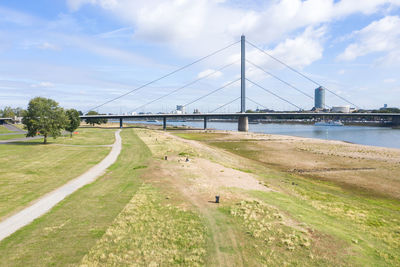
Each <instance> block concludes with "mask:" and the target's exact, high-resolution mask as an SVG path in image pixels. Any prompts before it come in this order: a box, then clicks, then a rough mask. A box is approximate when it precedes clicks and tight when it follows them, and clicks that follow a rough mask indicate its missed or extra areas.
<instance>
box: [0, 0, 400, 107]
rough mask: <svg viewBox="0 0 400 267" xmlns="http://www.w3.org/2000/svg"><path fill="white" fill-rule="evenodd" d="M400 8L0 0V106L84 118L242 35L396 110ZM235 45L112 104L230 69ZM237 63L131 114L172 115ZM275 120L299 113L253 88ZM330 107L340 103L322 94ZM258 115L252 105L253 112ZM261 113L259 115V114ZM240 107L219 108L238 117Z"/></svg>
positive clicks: (277, 89) (371, 3)
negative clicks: (45, 107) (45, 106)
mask: <svg viewBox="0 0 400 267" xmlns="http://www.w3.org/2000/svg"><path fill="white" fill-rule="evenodd" d="M399 7H400V1H399V0H364V1H358V0H341V1H333V0H308V1H300V0H275V1H260V0H254V1H239V0H232V1H228V0H226V1H224V0H190V1H189V0H172V1H165V0H164V1H161V0H147V1H137V0H65V1H64V0H57V1H54V0H35V1H22V0H19V1H15V0H0V108H3V107H4V106H14V107H16V106H20V107H26V105H27V103H28V101H29V99H31V98H33V97H35V96H44V97H49V98H52V99H55V100H56V101H58V102H59V103H60V105H61V106H63V107H65V108H76V109H79V110H82V111H87V110H89V109H91V108H92V107H95V106H97V105H99V104H101V103H103V102H105V101H107V100H109V99H112V98H114V97H117V96H118V95H121V94H124V93H126V92H128V91H130V90H132V89H134V88H136V87H138V86H140V85H142V84H144V83H147V82H148V81H151V80H153V79H156V78H158V77H160V76H162V75H164V74H166V73H168V72H171V71H173V70H174V69H177V68H179V67H180V66H183V65H185V64H188V63H190V62H192V61H194V60H196V59H198V58H200V57H202V56H204V55H207V54H209V53H211V52H213V51H215V50H217V49H219V48H222V47H224V46H227V45H228V44H230V43H232V42H235V41H238V40H239V39H240V35H241V34H242V33H243V34H245V35H246V38H247V40H249V41H251V42H252V43H254V44H256V45H258V46H260V47H262V48H263V49H265V50H266V51H268V52H269V53H270V54H272V55H274V56H275V57H277V58H279V59H281V60H283V61H285V62H286V63H288V64H289V65H291V66H293V67H294V68H296V69H298V70H300V71H302V72H303V73H305V74H306V75H308V76H310V77H311V78H312V79H314V80H316V81H318V82H319V83H320V84H323V85H324V86H325V87H327V88H329V89H330V90H332V91H334V92H336V93H337V94H339V95H341V96H342V97H345V98H348V99H350V100H351V102H353V103H355V104H357V105H358V106H360V107H362V108H379V107H381V106H383V104H388V105H389V106H400V101H399V100H400V77H399V73H400V14H399ZM246 52H247V59H248V60H250V61H251V62H254V63H256V64H257V65H259V66H262V67H263V68H265V69H266V70H268V71H269V72H271V73H273V74H275V75H277V76H279V77H281V78H282V79H284V80H285V81H287V82H289V83H291V84H293V85H295V86H296V87H297V88H299V89H301V90H303V91H305V92H306V93H308V94H310V95H313V90H314V89H315V87H316V86H315V85H314V84H312V83H310V82H309V81H307V80H305V79H304V78H302V77H300V76H298V75H297V74H295V73H293V72H291V71H289V70H288V69H285V68H283V67H282V66H281V65H279V64H277V63H276V62H274V61H272V60H271V59H270V58H268V57H267V56H265V55H263V54H261V53H259V52H257V51H256V50H255V49H254V48H252V47H251V46H249V45H248V46H247V50H246ZM239 56H240V46H239V45H235V46H233V47H231V48H229V49H227V50H225V51H223V52H221V53H220V54H218V55H216V56H214V57H212V58H209V59H207V60H205V61H202V62H199V63H198V64H196V65H194V66H192V67H190V68H188V69H185V70H184V71H182V72H179V73H177V74H176V75H173V76H171V77H168V78H166V79H163V80H161V81H159V82H157V83H154V84H152V85H151V86H148V87H146V88H143V89H141V90H139V91H137V92H135V93H133V94H131V95H128V96H126V97H124V98H121V99H119V100H117V101H114V102H111V103H109V104H107V105H105V106H103V107H101V108H99V110H98V111H100V112H115V113H119V112H129V111H132V110H135V109H136V108H137V107H139V106H141V105H142V104H143V103H146V102H149V101H151V100H153V99H155V98H157V97H160V96H162V95H163V94H166V93H168V92H171V91H172V90H174V89H176V88H179V87H180V86H182V85H184V84H186V83H188V82H191V81H192V80H195V79H197V78H198V77H202V76H204V75H206V74H207V73H211V72H213V71H215V70H216V69H218V68H220V67H222V66H224V65H227V64H229V63H232V62H236V61H237V59H238V58H239ZM239 74H240V65H239V64H238V63H235V64H234V65H232V66H230V67H227V68H226V69H224V70H223V71H221V72H216V73H215V74H214V75H211V76H209V77H207V78H206V79H203V80H201V81H200V82H198V83H195V84H193V85H191V86H189V87H188V88H185V89H182V90H181V91H179V92H177V93H176V94H172V95H171V96H169V97H167V98H165V99H163V100H162V101H157V102H154V103H152V104H150V105H148V106H145V107H144V108H141V109H139V110H136V111H145V112H148V111H151V112H155V111H163V112H169V111H171V110H173V109H174V108H175V105H178V104H186V103H189V102H191V101H192V100H193V99H196V98H197V97H198V96H201V95H204V94H207V93H208V92H210V91H212V90H214V89H216V88H219V87H221V86H222V85H224V84H226V83H228V82H230V81H233V80H235V79H237V78H238V75H239ZM247 77H248V78H249V79H251V80H253V81H255V82H257V83H259V84H260V85H262V86H264V87H265V88H267V89H269V90H271V91H273V92H274V93H277V94H279V95H281V96H282V97H284V98H286V99H288V100H290V101H291V102H293V103H295V104H296V105H298V106H301V107H302V108H304V109H310V108H311V107H312V106H313V102H312V100H311V99H309V98H307V97H305V96H304V95H302V94H299V93H298V92H297V91H295V90H293V89H291V88H290V87H288V86H286V85H284V84H282V83H281V82H279V81H278V80H275V79H273V78H271V77H268V76H266V75H265V74H263V73H262V72H261V71H259V70H257V69H255V68H254V67H251V66H250V64H248V66H247ZM239 95H240V88H239V83H235V84H233V85H232V86H228V87H226V88H224V89H222V90H221V91H219V92H217V93H215V94H213V95H210V96H209V97H207V98H204V99H203V100H201V101H199V102H196V103H194V104H191V105H189V106H188V107H187V110H188V111H192V110H193V109H194V108H198V109H200V110H201V111H203V112H207V111H211V110H213V109H215V108H217V107H218V106H220V105H223V104H225V103H227V102H229V101H231V100H233V99H235V98H237V97H238V96H239ZM247 95H248V96H249V97H250V98H251V99H253V100H256V102H258V103H260V104H262V105H263V106H266V107H268V108H272V109H275V110H294V109H295V108H294V107H293V106H291V105H289V104H287V103H285V102H283V101H281V100H279V99H277V98H276V97H274V96H273V95H270V94H268V93H266V92H265V91H262V90H261V89H259V88H257V87H254V86H251V84H250V83H248V87H247ZM326 102H327V104H328V105H330V106H335V105H345V104H346V103H345V102H343V100H341V99H340V98H338V97H336V96H334V95H332V94H329V93H327V99H326ZM256 107H257V105H256V104H254V103H252V102H250V101H248V108H253V109H254V108H256ZM258 107H260V106H258ZM238 110H239V101H236V102H234V103H232V104H231V105H228V106H226V107H224V108H223V109H221V110H220V111H221V112H228V111H231V112H232V111H238Z"/></svg>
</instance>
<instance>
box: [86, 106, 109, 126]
mask: <svg viewBox="0 0 400 267" xmlns="http://www.w3.org/2000/svg"><path fill="white" fill-rule="evenodd" d="M86 115H102V114H99V113H97V112H96V111H93V110H92V111H89V112H88V113H87V114H86ZM107 121H108V120H107V119H100V118H90V119H85V122H86V123H87V124H90V125H92V126H94V125H95V124H99V125H100V124H102V123H107Z"/></svg>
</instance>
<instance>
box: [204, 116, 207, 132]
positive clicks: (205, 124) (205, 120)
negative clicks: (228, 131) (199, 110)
mask: <svg viewBox="0 0 400 267" xmlns="http://www.w3.org/2000/svg"><path fill="white" fill-rule="evenodd" d="M204 130H207V117H206V116H204Z"/></svg>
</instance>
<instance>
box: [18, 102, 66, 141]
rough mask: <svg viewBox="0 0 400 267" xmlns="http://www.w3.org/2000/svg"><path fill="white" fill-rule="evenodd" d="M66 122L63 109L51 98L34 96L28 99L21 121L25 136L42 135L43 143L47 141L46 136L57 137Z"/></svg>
mask: <svg viewBox="0 0 400 267" xmlns="http://www.w3.org/2000/svg"><path fill="white" fill-rule="evenodd" d="M67 122H68V119H67V116H66V115H65V112H64V110H63V109H62V108H61V107H59V106H58V103H57V102H56V101H54V100H52V99H48V98H44V97H35V98H33V99H31V101H29V105H28V110H27V111H25V112H24V115H23V118H22V123H23V124H24V125H25V127H26V129H27V130H28V133H27V134H26V136H27V137H33V136H36V135H37V134H38V133H39V134H41V135H43V137H44V139H43V143H44V144H46V143H47V137H48V136H52V137H53V138H57V137H58V136H60V135H61V130H62V129H64V128H65V126H66V124H67Z"/></svg>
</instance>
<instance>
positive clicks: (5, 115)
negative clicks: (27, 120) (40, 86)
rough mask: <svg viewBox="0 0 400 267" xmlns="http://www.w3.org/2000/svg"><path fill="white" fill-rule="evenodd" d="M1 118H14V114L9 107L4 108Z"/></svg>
mask: <svg viewBox="0 0 400 267" xmlns="http://www.w3.org/2000/svg"><path fill="white" fill-rule="evenodd" d="M2 113H3V114H2V115H3V118H14V117H15V112H14V111H13V109H12V108H11V107H5V108H4V109H3V112H2Z"/></svg>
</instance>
